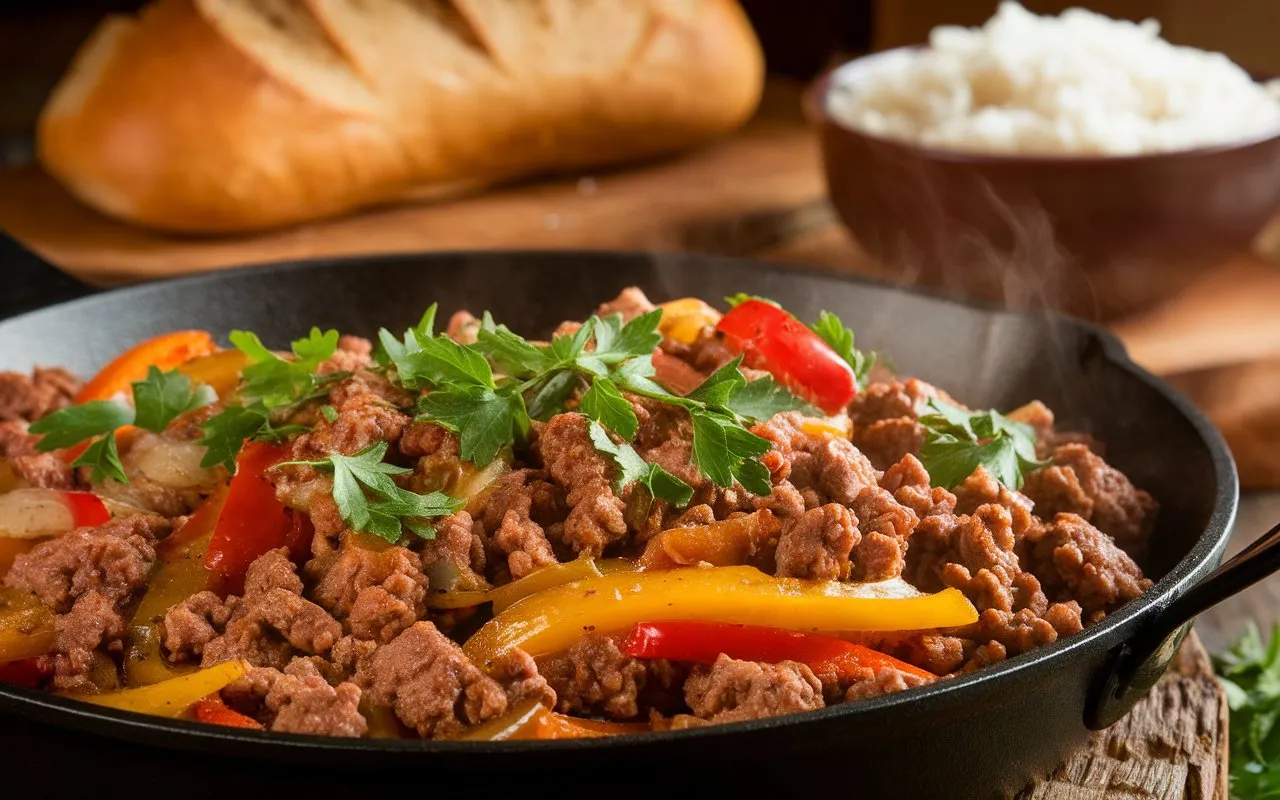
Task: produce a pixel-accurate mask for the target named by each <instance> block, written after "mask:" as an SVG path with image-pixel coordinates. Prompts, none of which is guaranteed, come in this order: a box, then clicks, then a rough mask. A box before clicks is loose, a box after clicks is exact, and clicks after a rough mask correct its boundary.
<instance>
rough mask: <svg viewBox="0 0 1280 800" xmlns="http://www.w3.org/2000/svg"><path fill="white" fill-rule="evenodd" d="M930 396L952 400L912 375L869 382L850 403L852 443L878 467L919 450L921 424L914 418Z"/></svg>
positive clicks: (920, 444)
mask: <svg viewBox="0 0 1280 800" xmlns="http://www.w3.org/2000/svg"><path fill="white" fill-rule="evenodd" d="M930 397H937V398H939V399H941V400H944V401H947V402H952V403H954V401H953V400H951V398H950V397H948V396H947V395H946V393H945V392H942V391H940V390H939V389H937V388H936V387H934V386H931V385H929V384H927V383H925V382H924V381H921V380H917V379H915V378H910V379H908V380H907V381H905V382H902V381H896V380H895V381H891V382H885V383H873V384H871V385H870V386H868V387H867V388H866V389H865V390H863V391H862V392H859V393H858V396H857V397H855V398H854V400H853V403H851V404H850V405H849V416H851V417H852V418H853V443H854V444H855V445H857V447H858V449H859V450H861V451H862V452H863V453H865V454H866V456H867V458H869V459H870V460H871V463H872V464H874V465H875V466H876V467H877V468H878V469H888V468H889V467H890V466H892V465H893V464H896V463H898V462H899V461H901V460H902V457H903V456H905V455H907V454H909V453H912V454H913V453H917V452H919V450H920V447H921V446H922V445H923V444H924V428H923V427H922V426H921V425H920V424H919V423H918V422H917V421H916V420H917V419H918V418H919V416H920V413H921V412H922V411H923V410H924V407H925V404H926V403H927V402H928V400H929V398H930Z"/></svg>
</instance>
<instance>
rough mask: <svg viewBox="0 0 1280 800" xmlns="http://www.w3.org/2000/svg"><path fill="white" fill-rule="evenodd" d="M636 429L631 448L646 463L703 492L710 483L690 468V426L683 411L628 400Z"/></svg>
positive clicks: (638, 399)
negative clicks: (634, 414) (636, 422)
mask: <svg viewBox="0 0 1280 800" xmlns="http://www.w3.org/2000/svg"><path fill="white" fill-rule="evenodd" d="M629 399H630V400H631V407H632V409H633V410H634V411H635V413H636V420H637V421H638V427H637V429H636V438H635V441H634V442H633V445H634V446H635V448H636V452H638V453H639V454H640V456H641V457H642V458H644V460H645V461H648V462H649V463H651V464H657V465H658V466H660V467H662V468H663V469H665V470H666V471H667V472H670V473H671V474H672V475H675V476H676V477H678V478H680V480H682V481H684V482H685V483H687V484H689V485H690V486H692V487H693V488H694V489H695V490H698V489H702V488H704V487H706V486H708V484H709V483H710V482H709V481H708V480H707V479H706V477H705V476H703V474H702V473H701V472H700V471H698V468H697V467H695V466H694V464H693V422H692V420H690V418H689V414H688V412H687V411H685V410H684V409H683V408H680V407H678V406H673V405H671V404H670V403H659V402H658V401H656V400H650V399H648V398H643V397H630V398H629Z"/></svg>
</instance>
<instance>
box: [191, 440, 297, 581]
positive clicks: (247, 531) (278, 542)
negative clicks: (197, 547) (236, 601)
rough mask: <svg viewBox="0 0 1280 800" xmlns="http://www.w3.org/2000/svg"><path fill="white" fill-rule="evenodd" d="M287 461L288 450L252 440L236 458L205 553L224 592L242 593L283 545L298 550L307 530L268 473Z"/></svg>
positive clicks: (206, 560)
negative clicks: (260, 560) (260, 564)
mask: <svg viewBox="0 0 1280 800" xmlns="http://www.w3.org/2000/svg"><path fill="white" fill-rule="evenodd" d="M282 460H284V448H283V447H281V446H280V445H276V444H271V443H270V442H248V443H246V444H245V446H244V447H243V448H242V449H241V450H240V455H239V456H237V457H236V474H235V476H234V477H233V478H232V479H231V486H230V488H229V489H228V490H227V499H226V503H225V504H224V505H223V507H222V514H221V515H220V516H219V517H218V523H217V525H216V526H215V527H214V531H213V538H212V539H211V540H210V542H209V549H208V550H206V551H205V555H204V565H205V566H206V567H208V568H209V569H210V570H211V571H212V572H213V573H214V580H215V584H216V587H217V589H218V591H219V593H222V594H240V592H241V591H242V590H243V588H244V575H245V572H246V571H247V570H248V569H249V565H250V564H252V563H253V561H254V559H256V558H257V557H258V556H260V555H262V554H263V553H265V552H267V551H268V550H274V549H275V548H277V547H289V548H290V552H291V553H292V552H294V548H295V547H297V546H298V540H299V539H300V538H301V536H302V535H303V533H305V529H304V528H301V523H299V522H298V521H297V520H296V519H295V516H294V514H293V513H292V512H291V511H290V509H288V508H286V507H285V505H284V504H283V503H281V502H280V501H279V500H277V499H276V491H275V487H274V486H272V484H271V482H270V481H268V480H267V478H266V476H265V473H266V471H267V469H268V468H269V467H271V466H272V465H274V464H276V463H279V462H280V461H282Z"/></svg>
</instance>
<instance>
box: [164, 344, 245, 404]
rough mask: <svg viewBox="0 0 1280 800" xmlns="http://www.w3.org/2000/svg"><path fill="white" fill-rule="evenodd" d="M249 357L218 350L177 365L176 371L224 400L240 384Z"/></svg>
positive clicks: (239, 352)
mask: <svg viewBox="0 0 1280 800" xmlns="http://www.w3.org/2000/svg"><path fill="white" fill-rule="evenodd" d="M248 363H249V357H248V356H247V355H245V354H244V353H243V352H241V351H239V350H218V351H217V352H214V353H209V354H207V355H202V356H197V357H195V358H193V359H191V360H190V361H186V362H184V363H182V364H179V365H178V367H177V369H178V372H181V373H182V374H183V375H186V376H187V377H188V378H190V379H191V380H192V381H193V382H195V383H203V384H205V385H206V386H208V387H209V388H210V389H213V390H214V391H215V392H217V393H218V397H222V398H225V397H226V396H227V395H229V394H231V392H232V391H234V390H235V388H236V386H237V385H239V383H240V372H241V370H243V369H244V368H245V366H246V365H247V364H248Z"/></svg>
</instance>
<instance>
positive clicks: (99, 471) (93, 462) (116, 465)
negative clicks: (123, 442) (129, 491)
mask: <svg viewBox="0 0 1280 800" xmlns="http://www.w3.org/2000/svg"><path fill="white" fill-rule="evenodd" d="M71 466H73V467H89V468H91V469H92V470H93V471H92V473H91V474H90V476H89V480H90V481H92V482H93V483H101V482H102V481H104V480H106V479H108V478H110V479H112V480H117V481H119V482H120V483H128V482H129V477H128V476H127V475H125V474H124V464H122V463H120V451H119V450H118V449H117V448H116V434H115V432H114V431H112V432H111V433H108V434H107V435H106V436H103V437H102V438H101V439H98V440H96V441H94V443H93V444H91V445H89V447H88V448H87V449H86V450H85V451H84V452H83V453H81V454H80V456H79V457H78V458H77V459H76V460H75V461H72V462H71Z"/></svg>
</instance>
